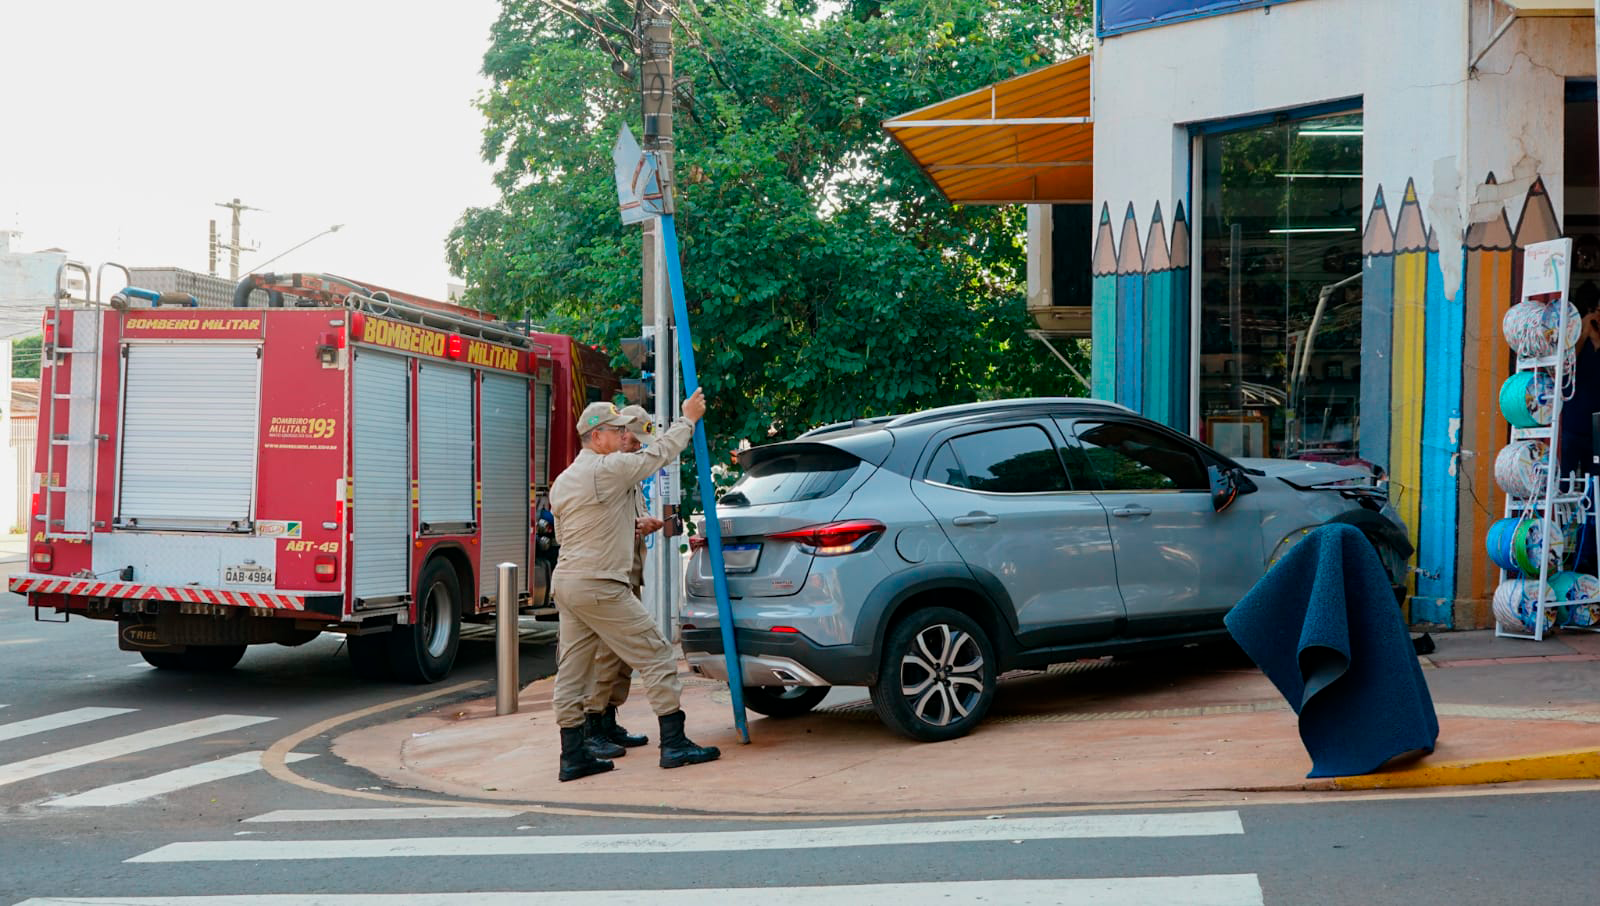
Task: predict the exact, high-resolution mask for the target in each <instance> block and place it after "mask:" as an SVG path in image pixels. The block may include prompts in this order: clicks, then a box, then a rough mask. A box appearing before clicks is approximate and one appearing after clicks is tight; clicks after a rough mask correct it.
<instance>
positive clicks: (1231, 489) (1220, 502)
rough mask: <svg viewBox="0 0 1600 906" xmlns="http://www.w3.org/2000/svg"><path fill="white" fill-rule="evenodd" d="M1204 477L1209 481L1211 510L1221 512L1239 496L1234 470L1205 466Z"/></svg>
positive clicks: (1237, 480) (1237, 479) (1237, 477)
mask: <svg viewBox="0 0 1600 906" xmlns="http://www.w3.org/2000/svg"><path fill="white" fill-rule="evenodd" d="M1206 476H1207V477H1208V478H1210V479H1211V508H1212V509H1213V510H1216V511H1217V512H1219V513H1220V512H1222V511H1223V510H1225V509H1227V508H1228V507H1230V506H1233V501H1234V498H1236V497H1238V496H1239V476H1238V474H1237V472H1236V470H1234V469H1228V470H1226V471H1224V470H1222V469H1219V468H1217V467H1216V466H1206Z"/></svg>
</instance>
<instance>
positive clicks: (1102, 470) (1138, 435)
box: [1076, 421, 1211, 491]
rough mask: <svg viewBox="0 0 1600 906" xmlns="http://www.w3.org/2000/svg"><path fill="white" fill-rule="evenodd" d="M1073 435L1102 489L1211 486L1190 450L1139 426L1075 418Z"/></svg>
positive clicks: (1203, 466)
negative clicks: (1075, 425)
mask: <svg viewBox="0 0 1600 906" xmlns="http://www.w3.org/2000/svg"><path fill="white" fill-rule="evenodd" d="M1076 434H1077V437H1078V443H1079V445H1080V446H1081V447H1082V450H1083V458H1084V459H1086V460H1087V468H1088V469H1089V471H1090V472H1091V473H1092V474H1093V476H1094V478H1096V479H1098V481H1099V487H1100V488H1101V489H1102V490H1106V491H1204V490H1207V489H1208V488H1210V486H1211V483H1210V480H1209V479H1208V478H1207V476H1206V468H1205V464H1204V463H1202V462H1201V461H1200V457H1199V455H1198V454H1196V453H1195V451H1194V450H1192V449H1190V448H1189V447H1188V446H1186V445H1184V444H1181V443H1179V442H1177V441H1175V440H1173V439H1172V438H1170V437H1167V436H1165V435H1163V434H1161V433H1159V432H1156V431H1152V430H1150V429H1149V428H1146V427H1144V426H1142V425H1134V424H1129V423H1127V422H1116V421H1107V422H1092V421H1080V422H1078V425H1077V431H1076Z"/></svg>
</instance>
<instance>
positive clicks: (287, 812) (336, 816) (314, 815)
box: [244, 805, 522, 824]
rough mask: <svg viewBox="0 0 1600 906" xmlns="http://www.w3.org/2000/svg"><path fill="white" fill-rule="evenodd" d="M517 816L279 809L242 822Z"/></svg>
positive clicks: (460, 810) (439, 810)
mask: <svg viewBox="0 0 1600 906" xmlns="http://www.w3.org/2000/svg"><path fill="white" fill-rule="evenodd" d="M520 814H522V812H521V811H519V810H517V809H504V808H478V807H476V806H468V805H452V806H427V805H423V806H417V807H415V808H308V809H279V810H278V811H275V812H267V813H266V814H265V815H257V816H255V817H254V818H246V819H244V820H245V823H247V824H248V823H251V822H286V821H434V820H437V819H441V818H514V817H516V816H517V815H520Z"/></svg>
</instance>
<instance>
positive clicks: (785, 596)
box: [682, 398, 1412, 741]
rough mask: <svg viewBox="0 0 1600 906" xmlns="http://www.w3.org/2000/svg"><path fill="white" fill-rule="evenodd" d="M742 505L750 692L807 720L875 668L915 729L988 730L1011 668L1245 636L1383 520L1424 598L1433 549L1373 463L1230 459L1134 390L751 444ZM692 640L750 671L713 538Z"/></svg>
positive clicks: (691, 605)
mask: <svg viewBox="0 0 1600 906" xmlns="http://www.w3.org/2000/svg"><path fill="white" fill-rule="evenodd" d="M739 462H740V465H741V466H742V467H743V468H744V474H743V476H742V477H741V478H740V479H739V481H738V483H737V484H735V485H734V486H733V487H732V488H730V489H729V490H728V491H727V492H726V493H725V494H724V495H723V496H722V498H721V500H720V502H719V503H718V514H719V518H720V520H721V528H722V536H723V538H724V552H725V563H726V566H727V573H728V588H729V592H730V595H731V596H732V598H733V601H732V604H733V614H734V623H735V626H734V628H735V638H736V641H737V644H738V647H739V652H740V664H741V667H742V672H743V679H744V682H745V683H746V684H747V685H746V686H745V690H744V694H745V703H746V705H747V706H748V707H749V708H750V709H751V710H754V711H756V712H758V713H761V714H766V715H770V716H774V717H781V716H791V715H796V714H803V713H805V712H807V711H809V710H810V709H811V708H813V707H815V706H816V705H817V703H818V702H820V701H821V700H822V699H823V697H824V696H826V695H827V693H828V690H829V688H830V687H832V686H866V687H868V689H869V690H870V692H871V696H872V702H873V705H874V707H875V708H876V710H877V713H878V715H879V717H881V718H882V719H883V722H884V723H885V724H887V725H889V726H890V727H892V728H894V729H895V730H898V731H900V732H901V733H904V734H905V735H907V736H910V737H912V738H913V739H919V740H928V741H936V740H944V739H952V738H955V737H958V736H962V735H965V734H966V733H968V732H970V731H971V730H972V728H973V727H974V726H975V725H976V724H977V723H978V722H979V721H980V720H982V719H983V716H984V713H985V712H986V711H987V710H988V709H989V705H990V702H991V701H992V700H993V698H994V692H995V682H996V677H997V676H998V675H999V674H1001V673H1003V672H1005V671H1007V670H1012V669H1017V668H1024V669H1027V668H1033V669H1042V668H1044V667H1047V666H1049V665H1051V664H1055V663H1060V662H1064V661H1070V660H1075V659H1078V658H1084V657H1097V656H1103V655H1107V654H1122V653H1131V652H1135V651H1139V650H1147V649H1155V648H1169V647H1177V646H1183V645H1188V644H1192V643H1197V642H1206V641H1212V640H1222V639H1225V638H1227V632H1226V630H1225V629H1224V628H1223V625H1222V617H1223V614H1225V613H1226V612H1227V611H1228V609H1229V608H1230V607H1232V606H1233V604H1234V603H1235V602H1237V601H1238V600H1239V599H1240V598H1241V597H1243V595H1244V593H1245V591H1246V590H1248V589H1249V588H1250V586H1251V585H1252V584H1254V583H1255V581H1256V580H1257V579H1258V578H1260V576H1261V575H1262V573H1263V572H1264V571H1265V570H1266V568H1267V566H1268V565H1269V564H1271V563H1272V562H1273V561H1275V560H1276V559H1277V558H1278V557H1279V556H1281V555H1282V554H1283V552H1284V551H1285V550H1286V549H1287V548H1288V546H1289V545H1291V544H1293V543H1294V542H1295V541H1296V540H1298V539H1299V538H1300V537H1301V536H1303V535H1304V534H1305V533H1306V532H1307V531H1309V530H1310V529H1312V528H1315V527H1316V526H1318V525H1322V524H1324V523H1328V522H1348V523H1352V524H1354V525H1355V526H1357V527H1358V528H1360V529H1361V530H1362V531H1363V532H1364V533H1365V534H1366V535H1367V537H1368V538H1369V539H1370V540H1371V541H1372V542H1373V544H1374V546H1375V547H1376V548H1377V549H1378V552H1379V554H1380V556H1381V557H1382V558H1383V560H1384V563H1385V566H1386V568H1387V569H1388V571H1389V575H1390V579H1391V582H1392V584H1393V585H1394V586H1395V593H1396V599H1397V600H1403V597H1404V591H1403V589H1404V580H1405V574H1406V570H1407V567H1406V561H1407V560H1408V559H1409V558H1410V556H1411V553H1412V550H1411V545H1410V543H1409V542H1408V541H1407V539H1406V532H1405V529H1404V526H1403V525H1402V524H1401V522H1400V519H1399V517H1398V516H1397V515H1396V514H1395V512H1394V510H1393V508H1392V507H1390V506H1389V504H1388V500H1387V497H1386V493H1385V490H1384V488H1383V486H1382V485H1381V483H1380V482H1379V481H1378V480H1377V478H1376V476H1375V475H1374V474H1373V472H1372V471H1369V470H1366V469H1361V468H1355V467H1348V466H1339V465H1333V464H1329V463H1318V462H1299V461H1289V460H1274V459H1240V460H1235V459H1230V458H1228V457H1226V456H1224V455H1222V454H1221V453H1218V452H1217V451H1215V450H1212V449H1210V448H1209V447H1206V446H1205V445H1203V444H1200V443H1197V442H1196V441H1194V440H1192V439H1190V438H1188V437H1185V436H1184V435H1182V434H1179V433H1177V432H1174V431H1172V430H1171V429H1168V428H1166V427H1164V426H1162V425H1160V424H1158V423H1156V422H1153V421H1150V420H1149V419H1146V418H1143V417H1141V416H1139V415H1137V414H1135V413H1133V412H1131V411H1129V410H1127V409H1125V408H1123V407H1120V406H1116V405H1113V404H1110V403H1105V402H1100V401H1095V400H1083V399H1067V398H1062V399H1026V400H1004V401H998V402H989V403H974V404H970V405H964V406H952V407H948V408H943V409H934V410H930V411H927V412H919V413H915V414H912V415H903V416H897V417H892V418H880V419H872V420H868V421H865V422H860V421H858V422H852V423H849V424H841V425H830V426H828V427H825V428H818V429H815V430H813V431H810V432H807V433H806V434H804V435H802V436H800V437H798V438H796V439H795V440H792V441H785V442H782V443H775V444H770V445H767V446H763V447H756V448H753V449H750V450H747V451H745V452H743V453H741V454H740V456H739ZM686 591H687V597H686V600H685V605H684V610H683V627H682V642H683V650H684V653H685V655H686V656H687V658H688V661H689V665H690V667H691V669H693V670H694V671H695V672H697V673H700V674H702V675H705V676H710V677H713V678H718V679H726V675H727V671H726V667H725V665H724V661H723V657H722V640H721V635H720V632H719V629H718V620H717V608H716V599H715V597H714V596H713V592H712V580H711V570H710V566H709V563H708V561H707V556H706V552H705V549H704V548H703V547H701V548H698V549H697V550H696V551H695V553H694V554H693V555H692V556H691V558H690V561H689V566H688V576H687V589H686Z"/></svg>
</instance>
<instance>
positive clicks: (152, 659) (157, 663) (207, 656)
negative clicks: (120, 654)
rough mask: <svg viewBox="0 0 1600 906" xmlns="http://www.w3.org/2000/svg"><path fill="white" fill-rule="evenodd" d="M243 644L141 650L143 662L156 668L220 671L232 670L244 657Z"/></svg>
mask: <svg viewBox="0 0 1600 906" xmlns="http://www.w3.org/2000/svg"><path fill="white" fill-rule="evenodd" d="M246 647H247V646H244V645H190V646H189V647H188V648H187V649H186V650H184V651H180V652H171V651H141V652H139V653H140V655H142V656H143V657H144V659H145V662H146V663H148V664H149V665H150V666H152V667H155V668H156V669H158V670H187V671H190V672H193V673H222V672H224V671H227V670H232V669H233V668H234V665H236V664H238V663H239V659H240V658H242V657H244V649H245V648H246Z"/></svg>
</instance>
